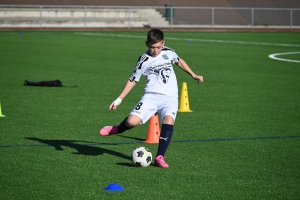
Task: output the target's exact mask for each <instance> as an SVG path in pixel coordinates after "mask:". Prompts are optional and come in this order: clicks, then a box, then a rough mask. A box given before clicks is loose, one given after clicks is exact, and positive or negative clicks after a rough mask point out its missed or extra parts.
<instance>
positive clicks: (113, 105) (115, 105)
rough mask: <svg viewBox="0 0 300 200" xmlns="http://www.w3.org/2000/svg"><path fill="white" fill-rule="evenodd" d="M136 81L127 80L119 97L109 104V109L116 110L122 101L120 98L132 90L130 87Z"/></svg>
mask: <svg viewBox="0 0 300 200" xmlns="http://www.w3.org/2000/svg"><path fill="white" fill-rule="evenodd" d="M135 84H136V82H135V81H130V80H128V81H127V82H126V84H125V86H124V88H123V90H122V92H121V93H120V95H119V97H118V98H117V99H116V100H115V101H114V102H112V104H110V106H109V110H116V109H117V107H118V105H120V103H121V102H122V100H123V99H124V98H125V97H126V95H127V94H128V93H129V92H130V91H131V90H132V88H133V87H134V86H135Z"/></svg>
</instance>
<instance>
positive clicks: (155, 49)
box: [146, 40, 165, 57]
mask: <svg viewBox="0 0 300 200" xmlns="http://www.w3.org/2000/svg"><path fill="white" fill-rule="evenodd" d="M164 44H165V41H164V40H163V41H160V42H158V43H154V44H149V43H148V42H147V41H146V46H147V47H148V48H149V53H150V55H151V56H153V57H156V56H158V55H159V54H160V52H161V50H162V48H163V46H164Z"/></svg>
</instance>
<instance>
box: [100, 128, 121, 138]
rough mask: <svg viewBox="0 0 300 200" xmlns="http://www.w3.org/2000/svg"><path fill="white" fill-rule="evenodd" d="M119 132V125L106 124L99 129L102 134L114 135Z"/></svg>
mask: <svg viewBox="0 0 300 200" xmlns="http://www.w3.org/2000/svg"><path fill="white" fill-rule="evenodd" d="M118 133H119V131H118V126H105V127H103V128H102V129H100V131H99V134H100V135H101V136H108V135H113V134H118Z"/></svg>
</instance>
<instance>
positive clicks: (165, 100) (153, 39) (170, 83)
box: [100, 29, 203, 168]
mask: <svg viewBox="0 0 300 200" xmlns="http://www.w3.org/2000/svg"><path fill="white" fill-rule="evenodd" d="M164 44H165V40H164V34H163V32H162V31H161V30H159V29H152V30H150V31H149V32H148V34H147V41H146V46H147V47H148V50H147V51H146V52H145V53H144V54H143V55H142V56H140V57H139V59H138V61H137V63H136V66H135V70H134V71H133V73H132V75H131V77H130V78H129V79H128V80H127V82H126V84H125V86H124V89H123V90H122V92H121V93H120V95H119V97H118V98H117V99H116V100H115V101H114V102H112V104H111V105H110V106H109V110H116V109H117V107H118V106H119V105H120V103H121V102H122V100H123V99H124V98H125V97H126V95H127V94H128V93H129V92H130V91H131V89H132V88H133V87H134V86H135V84H136V83H137V82H138V81H139V80H140V78H141V76H142V75H143V76H144V77H145V78H146V80H147V83H146V87H145V91H144V95H143V96H142V98H141V99H140V101H139V103H138V104H137V105H136V106H135V108H134V109H133V110H132V111H131V113H130V114H129V116H128V117H126V118H125V119H124V120H123V121H122V122H121V123H120V124H119V125H118V126H105V127H103V128H102V129H101V130H100V135H101V136H108V135H113V134H120V133H123V132H125V131H127V130H129V129H131V128H133V127H135V126H137V125H139V124H144V123H146V122H147V121H148V120H149V119H150V117H152V116H154V115H155V114H156V113H158V114H159V116H160V119H161V121H162V126H161V134H160V138H159V144H158V150H157V154H156V157H155V159H154V165H156V166H158V167H161V168H168V167H169V165H168V164H167V163H166V162H165V160H164V156H165V153H166V151H167V148H168V146H169V144H170V141H171V138H172V134H173V126H174V122H175V119H176V114H177V110H178V87H177V79H176V75H175V72H174V69H173V64H174V63H175V64H176V65H177V66H179V67H180V68H181V69H182V70H183V71H185V72H187V73H188V74H189V75H190V76H191V77H192V78H193V79H195V80H196V81H197V82H198V83H202V82H203V77H202V76H198V75H196V74H195V73H194V72H193V71H192V70H191V69H190V67H189V66H188V65H187V63H186V62H185V61H184V60H183V59H181V58H179V56H178V55H177V54H176V53H175V51H174V50H172V49H170V48H168V47H166V46H164Z"/></svg>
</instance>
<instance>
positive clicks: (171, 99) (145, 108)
mask: <svg viewBox="0 0 300 200" xmlns="http://www.w3.org/2000/svg"><path fill="white" fill-rule="evenodd" d="M177 110H178V95H176V96H175V95H174V96H166V95H163V94H157V93H146V94H144V96H143V97H142V98H141V100H140V101H139V103H138V104H137V105H136V106H135V107H134V109H133V110H132V111H131V112H130V114H131V115H136V116H138V117H140V118H141V119H142V122H141V124H144V123H146V122H147V121H148V120H149V119H150V117H152V116H154V115H155V113H158V114H159V117H160V123H162V120H163V118H164V117H165V116H166V115H170V116H172V117H173V119H174V121H175V119H176V115H177Z"/></svg>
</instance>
